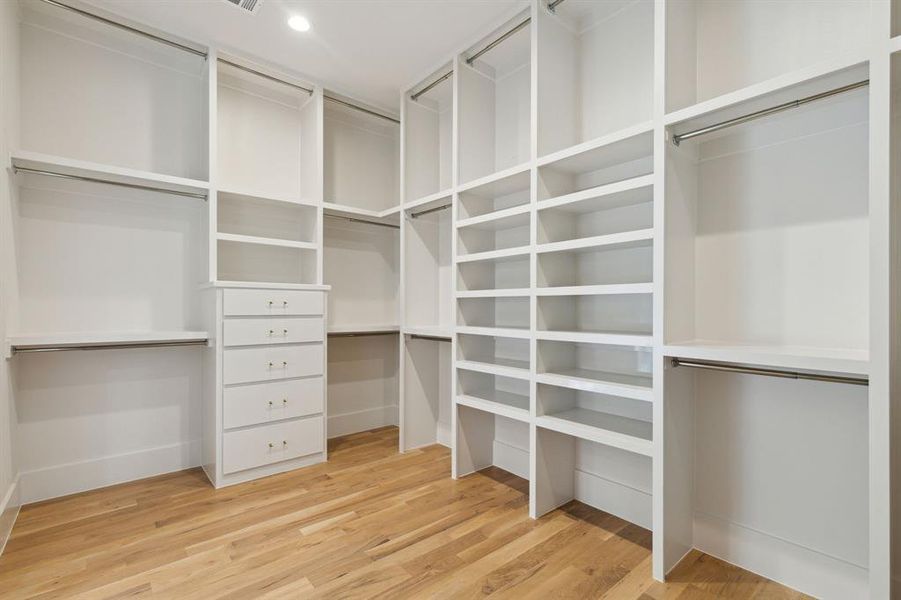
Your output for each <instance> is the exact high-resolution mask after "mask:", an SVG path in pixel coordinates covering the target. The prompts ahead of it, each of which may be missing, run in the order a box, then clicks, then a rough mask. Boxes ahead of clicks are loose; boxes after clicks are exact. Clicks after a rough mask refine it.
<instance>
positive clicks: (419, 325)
mask: <svg viewBox="0 0 901 600" xmlns="http://www.w3.org/2000/svg"><path fill="white" fill-rule="evenodd" d="M450 201H451V197H450V196H448V197H444V198H439V199H436V200H435V201H433V202H431V203H429V204H425V205H418V206H416V208H413V209H409V210H407V211H406V213H407V218H406V219H405V220H404V225H403V226H404V227H405V230H404V249H403V257H402V260H403V261H404V283H403V289H404V313H405V314H404V321H403V324H404V331H406V332H410V333H420V334H424V335H439V336H447V337H448V338H449V337H450V334H451V329H452V327H453V282H454V278H453V265H452V258H451V244H452V235H453V224H452V214H451V212H452V211H451V208H450V206H448V205H449V204H450Z"/></svg>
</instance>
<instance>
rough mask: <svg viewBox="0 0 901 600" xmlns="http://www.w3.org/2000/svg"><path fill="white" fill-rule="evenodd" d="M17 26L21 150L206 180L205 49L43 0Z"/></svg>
mask: <svg viewBox="0 0 901 600" xmlns="http://www.w3.org/2000/svg"><path fill="white" fill-rule="evenodd" d="M19 34H20V36H19V39H20V49H19V50H20V60H21V63H20V69H19V72H20V86H19V90H20V97H19V104H20V105H21V107H23V110H22V111H21V119H20V127H21V133H20V144H21V148H20V149H21V150H25V151H30V152H35V153H40V154H43V155H47V156H48V157H60V159H75V160H78V161H83V162H84V163H91V164H95V165H96V166H97V167H98V168H101V169H102V168H104V166H105V165H109V166H115V167H119V168H123V169H125V170H127V171H128V172H130V173H133V174H135V175H138V176H142V177H145V178H152V177H153V176H154V175H165V176H174V177H180V178H187V179H194V180H206V179H207V167H206V149H205V140H206V135H205V130H206V126H205V123H206V121H207V102H206V98H207V94H206V89H207V81H206V61H205V59H204V56H203V52H199V53H198V54H199V55H198V54H193V53H189V52H185V51H183V50H181V49H178V48H173V47H170V46H167V45H165V44H160V43H159V42H157V41H155V40H150V39H147V38H144V37H142V36H139V35H135V34H134V33H132V32H127V31H123V30H121V29H118V28H116V27H112V26H110V25H108V24H105V23H100V22H97V21H94V20H91V19H87V18H85V17H83V16H81V15H77V14H74V13H72V12H70V11H67V10H64V9H62V8H59V7H55V6H52V5H50V4H46V3H43V2H33V3H32V2H29V3H23V4H22V6H21V14H20V25H19ZM148 89H152V90H153V93H148Z"/></svg>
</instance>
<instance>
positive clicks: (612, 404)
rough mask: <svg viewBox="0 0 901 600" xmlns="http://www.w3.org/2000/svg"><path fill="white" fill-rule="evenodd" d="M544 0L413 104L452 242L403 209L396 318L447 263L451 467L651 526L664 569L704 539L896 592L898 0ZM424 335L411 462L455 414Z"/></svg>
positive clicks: (433, 192) (408, 313)
mask: <svg viewBox="0 0 901 600" xmlns="http://www.w3.org/2000/svg"><path fill="white" fill-rule="evenodd" d="M551 4H552V5H553V6H552V8H549V7H548V5H547V2H545V1H544V0H536V1H535V2H532V3H531V7H530V9H529V10H527V11H524V12H522V13H519V14H511V15H510V16H509V18H508V19H506V20H505V21H504V22H503V23H501V24H500V25H499V27H498V28H497V30H495V31H493V32H491V33H490V34H489V35H487V36H485V37H484V38H482V39H479V40H474V42H475V43H473V44H472V45H471V46H469V47H467V48H465V49H464V50H463V51H462V52H461V53H459V54H458V55H456V56H455V57H453V59H452V60H450V61H448V62H446V63H445V64H443V65H440V66H439V67H437V68H436V69H435V70H434V71H433V72H432V73H431V74H429V75H428V76H427V77H425V78H423V79H422V80H421V81H419V82H417V83H416V84H414V85H412V86H410V88H409V89H407V90H406V91H404V93H403V94H402V97H401V98H402V99H401V103H402V108H403V120H404V130H405V134H404V148H403V157H402V165H403V167H402V174H403V177H402V179H403V181H404V191H405V196H404V198H405V200H404V203H405V204H404V207H405V209H409V211H408V212H410V213H414V212H415V210H416V209H418V208H420V207H423V208H433V207H436V206H439V205H443V204H446V203H448V202H450V203H451V204H452V206H451V208H450V209H449V212H450V214H451V215H452V224H451V227H452V236H451V238H452V239H451V240H450V241H449V242H446V246H444V247H442V249H441V250H442V252H441V253H439V252H436V251H435V250H434V246H432V245H428V244H423V243H422V239H423V234H422V233H421V232H422V231H423V230H425V229H426V225H424V224H423V223H421V222H420V221H419V220H418V219H412V218H407V219H406V220H405V222H404V226H405V230H404V231H405V233H403V234H402V236H406V239H407V242H405V244H404V248H403V249H402V253H403V254H404V257H403V261H404V262H403V264H404V265H405V268H404V269H403V271H404V272H403V274H402V280H404V279H406V281H405V283H404V288H405V291H404V299H405V302H406V308H405V309H404V310H403V314H404V316H403V317H402V318H403V319H405V321H404V322H407V321H409V322H411V323H416V324H417V325H419V324H422V325H423V326H424V329H420V331H438V330H441V329H443V327H444V325H443V323H444V322H445V321H444V318H441V317H439V318H437V319H436V318H435V316H434V315H435V313H434V312H431V311H433V310H434V309H435V307H436V306H438V305H440V301H438V302H435V301H432V300H431V296H430V295H429V294H432V293H433V292H434V290H441V289H442V287H441V286H443V285H444V284H443V281H442V283H441V284H440V285H437V286H436V285H433V284H431V281H432V280H429V281H430V285H428V286H425V290H422V289H420V288H413V287H412V286H411V284H410V281H411V279H412V278H413V277H417V280H419V279H418V278H419V277H421V275H419V273H424V272H428V268H429V267H430V265H432V264H434V261H435V260H437V261H438V262H440V263H442V264H443V262H442V261H443V260H444V256H445V255H444V252H445V248H446V249H447V250H449V251H450V254H451V255H452V260H453V268H452V274H451V276H450V278H449V279H450V281H451V285H452V286H453V297H454V301H455V307H454V310H453V311H452V314H451V320H452V325H453V339H452V343H451V344H450V345H451V360H452V361H453V376H452V378H451V381H450V395H451V397H452V402H453V408H452V411H451V417H452V438H451V445H452V447H453V474H454V476H455V477H462V476H465V475H466V474H468V473H471V472H473V471H476V470H479V469H481V468H483V467H487V466H489V465H495V466H499V467H501V468H504V469H506V470H508V471H511V472H513V473H516V474H519V475H522V476H524V477H528V479H529V480H530V510H531V513H532V515H533V516H535V517H537V516H540V515H542V514H544V513H545V512H547V511H549V510H551V509H553V508H555V507H557V506H559V505H560V504H562V503H564V502H566V501H568V500H571V499H573V498H576V499H579V500H582V501H584V502H586V503H589V504H591V505H593V506H596V507H598V508H601V509H603V510H606V511H608V512H612V513H614V514H616V515H618V516H620V517H623V518H625V519H627V520H630V521H633V522H635V523H638V524H640V525H643V526H645V527H648V528H650V529H652V531H653V535H654V574H655V576H656V577H658V578H663V577H664V576H665V574H666V573H667V572H668V571H669V570H670V569H672V568H673V566H675V564H677V562H678V561H679V559H681V558H682V556H683V555H684V554H685V553H686V552H687V551H688V550H689V549H690V548H692V547H697V548H700V549H701V550H704V551H706V552H709V553H711V554H715V555H717V556H720V557H722V558H725V559H726V560H728V561H730V562H733V563H736V564H739V565H741V566H744V567H746V568H749V569H751V570H753V571H756V572H760V573H763V574H765V575H767V576H769V577H772V578H774V579H777V580H780V581H782V582H784V583H787V584H788V585H791V586H793V587H796V588H798V589H801V590H803V591H806V592H808V593H812V594H814V595H820V596H825V597H863V596H866V595H869V596H870V597H874V598H877V597H885V592H884V590H886V589H887V586H888V585H889V581H890V573H891V567H890V565H889V563H888V560H887V557H888V556H889V555H890V536H889V534H888V533H887V531H888V521H886V520H885V515H886V514H888V510H889V505H888V504H887V503H886V502H887V501H886V500H884V498H887V497H889V488H888V487H887V482H888V475H887V473H888V471H887V469H888V465H889V462H888V461H889V458H888V452H889V448H890V445H889V439H890V438H889V435H890V432H891V431H892V427H894V426H889V425H886V424H885V419H886V418H887V415H888V414H889V413H888V406H889V404H888V396H887V393H888V392H887V389H888V388H887V387H886V386H888V381H889V380H888V373H889V372H890V365H889V363H888V359H887V358H886V357H887V356H888V354H887V352H888V351H889V350H888V349H889V348H890V345H889V344H890V342H889V341H888V340H889V338H885V337H880V336H883V333H882V331H883V330H888V327H889V324H888V323H889V322H888V321H887V320H886V319H887V316H886V315H887V313H886V312H885V311H886V310H887V307H888V306H889V304H888V302H889V300H890V297H889V296H888V295H887V291H886V290H887V288H885V287H884V285H885V282H884V281H880V282H879V283H876V282H874V281H873V280H872V279H871V278H872V277H873V276H874V274H875V273H876V272H877V271H874V270H873V269H874V268H877V267H878V268H879V269H882V271H878V272H880V273H881V274H882V277H883V278H887V277H889V275H890V273H891V271H890V270H889V269H888V268H887V266H886V265H887V264H888V263H886V261H888V245H887V243H888V242H887V240H888V239H889V238H888V237H887V236H888V234H886V233H884V232H885V231H889V230H888V229H886V227H893V226H894V223H895V222H896V220H897V216H894V220H893V221H891V223H892V225H891V226H887V225H885V224H884V221H885V220H886V219H888V218H889V216H890V213H889V212H887V211H888V208H887V206H888V205H887V204H886V202H887V189H886V187H885V186H886V185H887V183H886V182H887V179H888V172H889V169H888V165H887V164H886V163H885V161H886V160H887V158H886V157H887V155H888V154H887V150H888V147H887V146H888V145H887V144H886V143H885V142H881V143H882V145H879V144H880V140H886V139H887V137H888V136H887V134H886V133H885V131H886V127H885V119H886V118H887V106H888V105H887V104H886V103H885V102H883V101H882V100H880V101H879V102H880V103H876V104H874V100H873V94H874V93H876V91H877V90H878V93H879V94H881V96H879V97H884V95H885V94H886V93H887V89H888V88H889V82H888V81H887V80H886V77H887V73H888V68H887V67H885V66H883V67H881V68H882V69H883V70H882V71H881V73H880V77H881V78H882V79H881V80H880V79H877V80H875V81H874V73H873V68H874V67H873V65H874V64H880V65H882V64H884V63H885V61H886V60H887V56H888V53H889V51H901V43H898V42H897V39H898V38H894V39H892V40H891V41H890V39H889V37H890V36H889V31H888V25H887V21H888V19H887V15H888V10H887V6H888V3H883V2H867V1H861V2H857V1H848V2H834V3H829V6H822V5H821V4H818V3H806V2H794V1H789V2H782V3H768V2H751V1H748V2H730V3H723V2H707V1H704V0H698V1H687V0H685V1H677V0H670V1H667V2H651V1H646V0H637V1H624V2H609V3H607V2H605V3H596V2H583V1H580V0H564V1H563V2H552V3H551ZM891 4H892V23H896V22H898V19H897V14H898V11H897V5H898V3H897V2H892V3H891ZM880 27H881V28H882V30H880ZM877 30H878V32H879V35H878V36H877ZM723 32H728V35H726V34H724V33H723ZM892 33H897V27H894V26H893V31H892ZM879 36H883V37H882V39H881V41H878V42H877V41H874V40H875V39H877V38H878V37H879ZM495 42H496V43H495ZM874 53H875V54H874ZM474 56H475V59H474V60H473V57H474ZM867 79H870V84H869V87H867V85H866V84H865V83H862V84H860V85H855V84H858V83H859V82H862V81H863V82H865V81H866V80H867ZM896 79H897V77H896ZM895 83H897V81H895ZM846 87H847V89H845V88H846ZM836 89H842V90H844V91H843V92H841V93H836V94H832V93H831V92H832V91H833V90H836ZM422 90H426V91H425V92H422ZM819 94H823V97H822V98H819V96H817V95H819ZM811 96H814V97H816V98H819V99H817V100H816V101H810V102H802V103H800V106H799V108H798V109H797V110H790V111H776V112H772V113H767V114H766V116H765V118H759V119H753V120H750V121H748V122H745V121H744V120H741V121H737V122H736V123H735V124H734V126H732V127H728V128H722V129H720V128H719V127H717V128H715V131H711V132H710V133H707V132H706V131H705V133H704V134H694V133H693V132H695V131H696V130H705V129H706V128H708V127H710V126H713V125H717V124H719V123H721V122H724V121H729V120H731V119H737V118H739V117H743V116H744V115H748V114H751V113H756V111H761V110H763V109H768V108H771V107H775V106H779V105H782V104H783V103H787V102H789V101H793V100H796V99H803V98H807V97H811ZM876 108H878V109H879V110H881V111H882V113H881V114H880V115H879V116H878V117H874V115H873V114H872V112H873V111H874V110H875V109H876ZM896 112H897V111H896ZM875 123H879V126H878V127H877V126H876V124H875ZM877 129H878V132H877ZM685 134H689V135H687V136H686V137H685V138H681V137H679V136H682V135H685ZM896 145H897V144H896ZM874 151H875V152H879V153H881V154H880V155H879V158H878V160H875V159H874V158H873V156H872V153H873V152H874ZM876 182H878V184H879V185H880V186H883V187H882V188H880V189H881V191H879V190H877V189H874V185H875V183H876ZM896 187H897V186H896ZM877 209H878V210H877ZM439 214H440V213H439ZM435 223H436V224H438V223H439V221H438V220H436V221H435ZM876 223H878V226H879V227H880V228H882V231H883V234H880V235H878V236H874V232H873V227H874V224H876ZM408 246H409V250H412V251H413V252H411V253H409V254H408ZM416 250H420V251H422V250H426V251H427V252H426V253H425V254H416V253H415V251H416ZM892 264H893V263H892ZM423 265H425V267H423ZM423 269H425V270H423ZM412 273H415V275H412ZM874 293H877V294H883V295H882V296H878V295H877V296H876V297H874V296H873V294H874ZM422 300H425V303H423V302H422ZM423 306H425V307H426V308H425V309H423ZM874 310H878V311H879V313H878V315H877V314H875V313H874ZM436 325H437V326H438V329H429V328H434V327H435V326H436ZM404 327H405V326H402V329H403V328H404ZM874 335H875V336H876V339H881V342H880V343H882V344H883V346H882V349H881V350H880V352H882V355H883V357H882V359H881V361H882V362H881V366H880V367H878V369H877V365H876V363H874V362H873V359H872V356H871V352H872V351H874V350H872V349H873V348H874V346H873V343H874V337H873V336H874ZM409 337H411V336H408V338H409ZM406 343H407V344H408V345H412V344H434V345H435V346H439V344H438V343H435V342H419V341H416V340H414V339H408V340H407V342H406ZM415 348H416V353H415V355H412V358H411V352H410V350H409V349H408V350H407V352H406V353H404V351H402V357H403V356H407V359H408V363H407V369H406V374H405V377H404V380H403V383H402V390H401V393H402V397H403V398H404V400H403V401H402V414H404V413H409V414H410V415H412V416H410V417H409V420H408V421H407V426H406V427H405V428H404V432H403V433H402V435H406V436H408V439H411V437H412V434H411V427H419V426H422V427H423V431H424V432H425V434H424V435H422V436H418V435H417V436H415V439H416V440H417V442H416V443H414V444H408V445H407V447H414V446H416V445H418V444H419V443H428V442H431V441H433V440H434V438H433V436H432V434H431V432H432V430H433V424H434V423H435V418H434V417H435V415H438V414H442V415H443V414H444V409H443V408H442V407H443V405H442V404H441V402H443V401H444V400H443V399H444V392H443V391H442V392H440V393H429V390H435V389H438V385H439V379H438V378H436V377H431V376H432V375H434V373H435V371H434V369H423V365H424V364H429V365H430V366H431V365H434V364H435V360H436V359H437V357H436V356H432V355H426V354H424V353H423V352H422V351H421V350H420V349H419V347H418V346H416V347H415ZM711 364H712V367H711ZM702 367H703V368H702ZM723 367H725V368H726V369H727V370H723ZM735 369H737V370H738V371H736V370H735ZM424 373H425V374H427V375H429V377H426V378H425V379H428V386H427V387H426V388H423V385H422V382H423V379H424V376H423V374H424ZM772 375H777V376H778V377H773V376H772ZM795 377H800V379H797V378H795ZM867 378H868V379H869V394H868V393H867V390H868V388H867V387H865V386H862V385H859V384H860V383H861V380H862V379H863V380H864V381H865V380H866V379H867ZM423 389H426V391H425V392H424V391H423ZM424 416H425V418H423V417H424ZM402 423H404V420H403V417H402ZM414 423H415V425H413V424H414ZM874 435H875V436H877V437H876V438H874V437H873V436H874ZM402 448H404V446H403V445H402ZM868 448H869V449H870V452H869V453H868V452H867V449H868ZM878 491H881V493H882V496H881V497H880V498H878V499H877V498H874V496H873V494H875V493H876V492H878ZM896 496H897V494H894V495H891V497H892V498H895V497H896ZM736 497H741V498H742V499H743V501H742V502H740V503H737V502H735V501H734V498H736ZM745 500H746V501H745ZM834 515H846V518H845V519H844V520H843V522H842V523H841V524H840V525H837V526H834V525H833V517H834ZM788 563H791V564H792V565H794V566H793V567H792V569H790V571H791V572H790V573H789V572H787V571H785V570H784V569H782V568H780V567H779V566H778V565H779V564H788Z"/></svg>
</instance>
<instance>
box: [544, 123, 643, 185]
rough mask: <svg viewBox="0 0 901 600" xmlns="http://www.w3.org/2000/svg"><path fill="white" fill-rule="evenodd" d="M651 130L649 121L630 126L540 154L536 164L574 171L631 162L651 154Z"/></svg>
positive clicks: (592, 169) (569, 171) (558, 169)
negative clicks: (555, 150)
mask: <svg viewBox="0 0 901 600" xmlns="http://www.w3.org/2000/svg"><path fill="white" fill-rule="evenodd" d="M653 133H654V123H653V121H647V122H645V123H640V124H638V125H633V126H632V127H627V128H625V129H621V130H619V131H615V132H613V133H610V134H607V135H603V136H601V137H598V138H595V139H593V140H589V141H587V142H583V143H581V144H576V145H575V146H570V147H569V148H564V149H563V150H558V151H557V152H553V153H551V154H547V155H545V156H542V157H541V158H539V159H538V166H539V167H548V166H549V167H550V168H551V169H554V170H556V171H564V172H567V173H578V172H584V171H594V170H597V169H603V168H606V167H610V166H613V165H616V164H622V163H626V162H631V161H633V160H636V159H638V158H641V157H644V156H650V155H651V154H652V153H653V151H654V136H653Z"/></svg>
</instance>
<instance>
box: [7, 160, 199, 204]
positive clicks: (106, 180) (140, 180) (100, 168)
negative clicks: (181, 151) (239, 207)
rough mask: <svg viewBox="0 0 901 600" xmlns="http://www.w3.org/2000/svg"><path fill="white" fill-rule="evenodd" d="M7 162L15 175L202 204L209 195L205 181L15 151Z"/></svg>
mask: <svg viewBox="0 0 901 600" xmlns="http://www.w3.org/2000/svg"><path fill="white" fill-rule="evenodd" d="M10 162H11V166H12V169H13V170H14V171H15V172H16V173H22V174H29V175H42V176H48V177H57V178H61V179H71V180H79V181H85V182H91V183H100V184H109V185H114V186H119V187H126V188H132V189H138V190H148V191H157V192H161V193H168V194H174V195H176V196H185V197H188V198H198V199H202V200H205V199H206V197H207V194H208V193H209V184H208V183H207V182H205V181H198V180H193V179H186V178H183V177H172V176H169V175H161V174H158V173H148V172H145V171H138V170H135V169H127V168H123V167H115V166H110V165H101V164H97V163H91V162H87V161H83V160H74V159H69V158H62V157H58V156H50V155H46V154H40V153H37V152H27V151H22V150H18V151H14V152H13V153H11V155H10Z"/></svg>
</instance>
